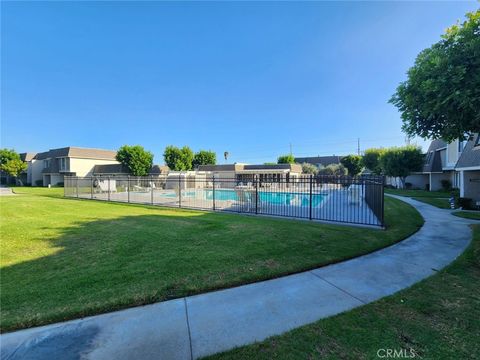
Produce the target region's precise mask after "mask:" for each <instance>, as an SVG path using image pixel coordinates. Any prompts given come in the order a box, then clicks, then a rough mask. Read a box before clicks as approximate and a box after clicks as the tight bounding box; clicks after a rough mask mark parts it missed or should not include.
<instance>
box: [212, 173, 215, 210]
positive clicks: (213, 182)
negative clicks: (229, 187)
mask: <svg viewBox="0 0 480 360" xmlns="http://www.w3.org/2000/svg"><path fill="white" fill-rule="evenodd" d="M212 184H213V211H215V175H213V177H212Z"/></svg>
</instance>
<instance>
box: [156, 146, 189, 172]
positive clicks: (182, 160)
mask: <svg viewBox="0 0 480 360" xmlns="http://www.w3.org/2000/svg"><path fill="white" fill-rule="evenodd" d="M193 157H194V155H193V151H192V149H190V148H189V147H188V146H184V147H182V148H178V147H176V146H173V145H169V146H167V147H166V148H165V151H164V152H163V158H164V160H165V164H167V165H168V167H169V168H170V169H171V170H174V171H187V170H192V167H193Z"/></svg>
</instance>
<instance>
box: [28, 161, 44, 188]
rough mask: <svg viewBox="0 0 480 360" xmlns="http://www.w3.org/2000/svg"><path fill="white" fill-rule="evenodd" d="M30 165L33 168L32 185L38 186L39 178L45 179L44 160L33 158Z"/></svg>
mask: <svg viewBox="0 0 480 360" xmlns="http://www.w3.org/2000/svg"><path fill="white" fill-rule="evenodd" d="M29 166H30V167H31V169H32V186H36V185H37V184H36V182H37V181H38V180H43V174H42V170H43V160H32V161H31V163H30V164H29Z"/></svg>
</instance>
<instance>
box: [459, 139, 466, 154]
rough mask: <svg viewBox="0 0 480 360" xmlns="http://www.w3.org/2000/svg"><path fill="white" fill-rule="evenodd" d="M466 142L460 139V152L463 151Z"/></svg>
mask: <svg viewBox="0 0 480 360" xmlns="http://www.w3.org/2000/svg"><path fill="white" fill-rule="evenodd" d="M464 145H465V142H464V141H463V140H458V152H459V153H461V152H462V151H463V147H464Z"/></svg>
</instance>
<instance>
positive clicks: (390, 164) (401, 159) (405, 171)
mask: <svg viewBox="0 0 480 360" xmlns="http://www.w3.org/2000/svg"><path fill="white" fill-rule="evenodd" d="M423 163H424V156H423V154H422V150H421V148H419V147H416V146H411V145H409V146H404V147H392V148H389V149H387V150H385V152H384V153H383V154H382V155H381V156H380V166H381V168H382V170H383V173H384V174H385V175H387V176H393V177H399V178H400V180H401V181H402V184H403V185H405V178H406V177H407V176H408V175H410V174H411V173H412V172H416V171H420V170H421V169H422V166H423Z"/></svg>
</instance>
